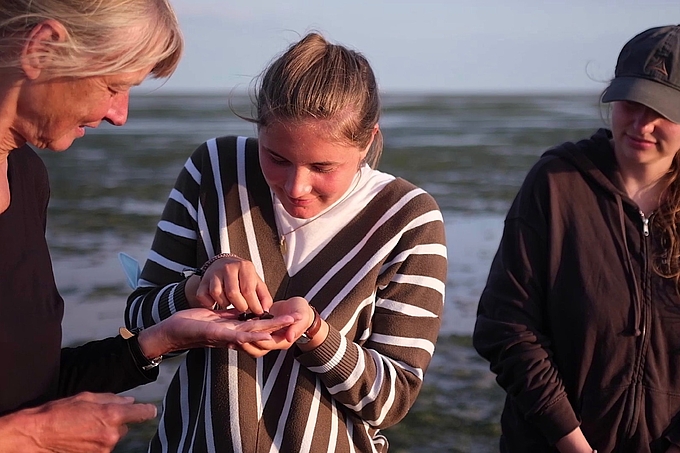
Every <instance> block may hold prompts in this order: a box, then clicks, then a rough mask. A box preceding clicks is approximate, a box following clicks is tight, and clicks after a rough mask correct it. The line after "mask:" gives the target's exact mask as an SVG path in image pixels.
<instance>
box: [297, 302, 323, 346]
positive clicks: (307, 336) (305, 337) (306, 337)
mask: <svg viewBox="0 0 680 453" xmlns="http://www.w3.org/2000/svg"><path fill="white" fill-rule="evenodd" d="M309 306H310V307H311V309H312V311H313V312H314V319H313V320H312V325H311V326H309V329H307V330H306V331H305V332H304V333H303V334H302V335H300V338H298V339H297V340H296V341H295V343H297V344H307V343H309V342H310V341H311V340H312V338H314V335H316V334H317V332H318V331H319V329H321V316H319V312H318V311H316V308H314V306H313V305H311V304H310V305H309Z"/></svg>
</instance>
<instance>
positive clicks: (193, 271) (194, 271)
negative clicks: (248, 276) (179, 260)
mask: <svg viewBox="0 0 680 453" xmlns="http://www.w3.org/2000/svg"><path fill="white" fill-rule="evenodd" d="M222 258H236V259H239V260H242V259H243V258H241V257H240V256H238V255H234V254H233V253H219V254H217V255H215V256H213V257H212V258H210V259H209V260H208V261H206V262H205V264H203V266H201V267H199V268H186V269H182V272H180V273H181V274H182V276H183V277H184V278H189V277H191V276H192V275H196V276H198V277H199V278H200V277H203V274H205V271H207V270H208V268H209V267H210V265H211V264H212V263H214V262H215V261H217V260H219V259H222Z"/></svg>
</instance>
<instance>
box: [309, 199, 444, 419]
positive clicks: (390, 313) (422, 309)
mask: <svg viewBox="0 0 680 453" xmlns="http://www.w3.org/2000/svg"><path fill="white" fill-rule="evenodd" d="M417 198H418V200H417V201H416V206H414V205H413V204H411V205H410V206H409V207H410V208H411V209H413V210H414V211H416V213H415V214H414V213H413V211H411V212H410V213H409V214H404V216H407V217H408V218H409V219H412V221H411V222H410V223H409V225H407V226H406V227H404V229H402V230H400V231H399V233H398V237H395V238H393V239H394V240H395V242H394V244H393V249H392V250H391V251H390V252H389V253H388V256H387V259H386V260H384V261H383V263H382V266H381V268H380V270H379V272H378V279H377V281H374V282H373V285H374V287H375V288H376V291H377V292H376V294H375V298H374V299H373V300H366V301H365V302H366V304H365V305H363V302H361V303H359V306H358V307H357V310H358V313H357V315H358V316H362V315H363V314H364V313H365V312H366V311H372V317H371V321H370V329H369V330H367V331H366V332H358V333H357V335H358V336H359V338H358V339H357V340H356V341H352V339H350V338H348V337H347V336H346V334H345V333H343V332H341V331H339V330H338V329H337V328H336V327H334V326H333V325H329V324H328V323H326V322H324V323H323V326H322V329H321V330H320V332H319V335H320V336H321V338H323V336H324V333H325V332H326V331H327V334H326V335H325V339H323V342H322V343H321V344H319V345H317V346H316V347H313V349H312V350H310V351H307V352H302V353H299V354H297V359H298V361H299V362H300V363H301V364H302V365H303V366H305V367H306V368H307V369H309V370H310V371H312V372H314V373H315V374H316V375H317V376H318V377H319V379H320V380H321V382H322V384H323V385H324V386H325V387H326V389H327V390H328V391H329V392H330V393H331V395H332V396H333V398H334V399H335V400H336V401H338V402H339V403H341V404H343V405H344V407H345V409H346V410H349V411H351V412H353V413H354V414H355V415H356V416H357V417H359V418H361V419H362V420H364V421H365V422H366V423H368V424H370V425H371V426H373V427H376V428H380V429H382V428H386V427H389V426H392V425H394V424H395V423H397V422H399V421H400V420H401V419H402V418H403V417H404V416H405V415H406V413H407V412H408V411H409V409H410V408H411V406H412V405H413V403H414V401H415V399H416V397H417V395H418V393H419V391H420V388H421V386H422V382H423V376H424V373H425V371H426V370H427V367H428V365H429V363H430V361H431V358H432V354H433V352H434V345H435V343H436V340H437V335H438V333H439V328H440V325H441V319H440V316H441V313H442V309H443V304H444V287H445V280H446V271H447V255H446V247H445V237H444V224H443V220H442V216H441V213H440V212H439V210H438V208H437V206H436V204H435V203H434V200H432V199H431V197H430V196H429V195H427V194H426V193H424V192H421V194H420V195H417ZM409 216H410V217H409ZM378 265H379V266H380V264H378ZM369 274H370V273H367V275H369ZM372 275H373V278H374V279H375V275H376V274H372ZM341 303H342V302H341ZM320 314H321V317H322V318H323V317H324V315H325V313H324V312H323V311H321V313H320ZM321 338H320V339H321ZM315 339H316V337H315V338H314V340H315ZM314 340H313V341H314ZM311 345H312V346H314V343H311ZM300 349H301V350H302V351H305V350H306V349H310V348H307V347H305V346H304V345H303V346H301V347H300Z"/></svg>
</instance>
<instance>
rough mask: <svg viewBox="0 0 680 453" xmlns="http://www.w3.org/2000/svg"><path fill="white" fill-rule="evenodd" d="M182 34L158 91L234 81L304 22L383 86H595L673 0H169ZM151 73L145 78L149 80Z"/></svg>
mask: <svg viewBox="0 0 680 453" xmlns="http://www.w3.org/2000/svg"><path fill="white" fill-rule="evenodd" d="M170 1H171V3H172V5H173V6H174V8H175V10H176V11H177V15H178V18H179V21H180V25H181V27H182V31H183V33H184V37H185V40H186V51H185V55H184V57H183V59H182V61H181V63H180V66H179V68H178V69H177V71H176V73H175V74H174V75H173V76H172V77H171V78H170V79H169V80H167V81H165V82H164V84H162V86H160V87H158V83H157V82H148V83H145V86H151V87H152V88H153V89H158V90H162V91H161V92H225V91H229V90H232V89H234V88H235V89H236V90H245V89H248V88H249V87H251V86H252V80H253V78H254V77H256V76H257V75H258V74H259V73H260V72H262V71H263V70H264V69H265V68H266V66H267V64H268V63H269V62H271V61H272V59H273V58H275V57H276V56H277V55H279V54H280V53H281V52H283V51H284V50H285V49H286V47H287V46H289V45H290V44H292V43H293V42H295V41H297V40H299V39H300V38H301V37H302V36H304V34H305V33H307V32H309V31H312V30H315V31H320V32H321V33H323V34H324V36H326V37H327V38H328V39H329V40H330V41H332V42H334V43H338V44H343V45H345V46H348V47H350V48H352V49H354V50H357V51H360V52H361V53H363V54H364V55H365V56H366V57H367V58H368V60H369V61H370V62H371V65H372V67H373V69H374V71H375V73H376V76H377V78H378V82H379V85H380V87H381V89H382V90H383V91H384V92H392V93H397V92H398V93H403V92H418V93H469V94H473V93H535V92H590V91H592V92H599V91H601V90H602V89H603V88H604V86H606V81H607V80H609V79H610V78H611V77H613V75H614V68H615V65H616V58H617V56H618V53H619V51H620V50H621V47H622V46H623V45H624V44H625V43H626V42H627V41H628V40H629V39H630V38H632V37H633V36H634V35H636V34H637V33H639V32H641V31H643V30H645V29H647V28H650V27H654V26H660V25H668V24H678V23H680V2H679V1H678V0H665V1H662V0H559V1H553V0H543V1H540V0H468V1H458V0H417V1H401V0H332V1H331V0H308V1H303V0H170ZM154 83H156V85H154Z"/></svg>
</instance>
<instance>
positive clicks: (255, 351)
mask: <svg viewBox="0 0 680 453" xmlns="http://www.w3.org/2000/svg"><path fill="white" fill-rule="evenodd" d="M269 313H270V314H272V315H274V317H275V319H276V318H278V317H282V316H290V317H292V318H295V322H293V323H292V324H290V325H289V326H286V327H285V328H282V329H280V330H278V331H276V332H272V334H271V339H269V340H262V341H254V342H250V343H248V344H244V345H243V346H242V348H241V349H243V351H245V352H247V353H248V354H249V355H251V356H252V357H262V356H263V355H265V354H266V353H268V352H269V351H272V350H275V349H288V348H290V347H291V346H293V345H294V344H295V341H296V340H297V339H298V338H300V336H301V335H302V334H303V333H305V331H306V330H307V329H308V328H309V326H310V325H311V324H312V322H313V321H314V311H313V310H312V309H311V307H310V306H309V302H307V301H306V300H305V299H304V298H303V297H291V298H290V299H286V300H281V301H277V302H274V304H272V306H271V308H270V309H269ZM326 332H328V330H326ZM324 338H325V336H324ZM315 339H316V337H315Z"/></svg>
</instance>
